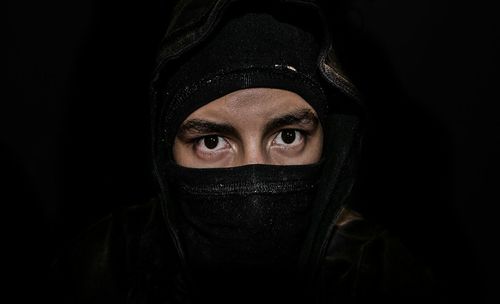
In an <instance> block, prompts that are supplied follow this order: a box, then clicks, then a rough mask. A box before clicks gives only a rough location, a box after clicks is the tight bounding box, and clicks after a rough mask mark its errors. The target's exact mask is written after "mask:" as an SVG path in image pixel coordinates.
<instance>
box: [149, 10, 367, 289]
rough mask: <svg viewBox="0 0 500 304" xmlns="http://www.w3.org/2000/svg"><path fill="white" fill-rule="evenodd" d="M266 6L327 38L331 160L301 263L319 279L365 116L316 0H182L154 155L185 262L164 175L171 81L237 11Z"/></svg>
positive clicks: (322, 65) (161, 79)
mask: <svg viewBox="0 0 500 304" xmlns="http://www.w3.org/2000/svg"><path fill="white" fill-rule="evenodd" d="M236 11H237V12H241V11H248V12H254V11H255V12H265V13H268V14H271V15H273V16H274V15H277V14H278V15H277V16H278V17H279V18H284V19H285V21H286V22H289V23H291V24H294V25H296V26H299V27H302V28H306V30H307V31H309V32H312V33H313V34H314V35H315V36H316V37H317V39H318V41H320V42H321V50H320V53H319V56H318V60H317V68H318V70H319V72H320V75H321V78H322V81H323V82H324V83H323V86H324V87H325V88H326V95H327V98H328V104H329V106H328V108H329V112H328V116H327V118H326V120H325V125H324V126H323V129H324V131H325V137H324V151H323V158H324V165H323V167H322V172H321V179H320V184H319V187H318V192H317V195H316V201H315V203H314V205H313V206H314V207H313V212H312V221H311V226H310V228H309V232H308V236H307V238H306V241H305V244H304V246H303V248H302V251H301V258H300V265H299V268H300V270H301V271H303V272H304V273H305V277H306V278H309V279H311V278H313V277H314V275H315V273H316V272H317V270H318V265H319V262H320V260H321V258H322V256H323V255H324V252H325V250H326V247H327V245H328V242H329V240H330V239H331V237H332V234H333V233H335V229H334V227H335V224H336V222H337V220H338V218H339V216H340V214H341V211H342V210H343V208H345V207H348V205H349V203H350V197H351V192H352V188H353V185H354V178H355V173H356V163H357V159H358V155H359V150H360V144H361V131H360V118H361V116H362V106H361V104H360V98H359V95H358V93H357V90H356V88H355V87H354V85H353V84H352V83H351V81H350V80H349V79H348V78H347V77H346V75H345V74H344V73H343V72H342V70H341V69H340V67H339V62H338V61H337V57H336V56H335V53H334V47H333V46H332V40H331V39H330V35H329V30H328V23H327V21H326V20H327V19H326V17H325V15H324V14H323V12H322V11H321V9H320V8H319V6H318V4H317V3H316V2H315V1H293V0H290V1H265V2H264V1H255V0H253V1H236V0H187V1H181V2H180V3H179V4H178V5H177V6H176V8H175V9H174V13H173V15H172V18H171V23H170V26H169V27H168V29H167V33H166V35H165V37H164V39H163V41H162V43H161V47H160V52H159V55H158V58H157V67H156V70H155V73H154V77H153V81H152V84H151V96H152V134H153V161H154V170H155V175H156V178H157V180H158V183H159V185H160V189H161V193H160V198H161V201H162V202H161V205H162V208H163V216H164V219H165V223H166V225H167V228H168V230H169V231H170V234H171V237H172V239H173V241H174V243H175V245H176V248H177V251H178V254H179V256H180V258H181V260H184V253H183V248H182V245H181V242H180V241H179V232H178V228H177V224H176V223H177V219H176V214H177V212H178V211H177V210H175V206H174V204H172V202H171V198H170V196H171V193H172V192H171V190H170V189H169V188H170V187H171V186H170V185H169V183H168V182H167V180H166V179H165V175H164V172H165V170H166V168H167V164H166V163H167V159H168V158H167V155H169V154H170V153H171V149H172V147H171V144H170V143H168V141H167V140H166V139H165V137H164V134H165V126H164V116H165V115H166V113H165V111H166V109H167V108H168V106H169V102H170V101H171V99H169V92H168V90H166V86H165V83H167V82H168V80H169V78H170V77H172V75H173V74H174V73H175V71H176V70H177V67H178V66H179V65H180V64H181V63H182V62H183V60H184V59H185V58H186V57H187V56H189V54H190V52H191V51H193V50H195V49H196V47H197V46H199V45H200V44H201V43H203V41H206V40H209V39H210V37H211V35H212V34H213V33H214V32H216V31H217V29H218V28H219V27H220V26H221V24H224V22H225V21H226V20H227V17H228V16H229V15H231V14H232V13H234V12H236Z"/></svg>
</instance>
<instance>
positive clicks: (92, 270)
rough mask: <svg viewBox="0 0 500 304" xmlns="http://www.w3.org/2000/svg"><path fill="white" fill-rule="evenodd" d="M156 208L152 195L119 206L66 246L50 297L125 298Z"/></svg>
mask: <svg viewBox="0 0 500 304" xmlns="http://www.w3.org/2000/svg"><path fill="white" fill-rule="evenodd" d="M157 209H158V202H157V201H156V200H155V199H153V200H151V201H150V202H148V203H146V204H141V205H135V206H130V207H126V208H121V209H119V210H116V211H114V212H112V213H111V214H110V215H108V216H106V217H105V218H103V219H101V220H100V221H98V222H97V223H95V224H93V225H92V226H91V227H89V228H88V229H87V230H86V231H85V233H83V234H82V235H80V236H78V237H77V238H75V239H74V240H73V241H72V242H70V243H69V244H68V245H67V246H65V248H64V250H62V252H61V253H60V254H59V255H58V257H57V258H56V260H55V262H54V264H53V267H52V269H51V273H50V280H51V281H52V282H51V285H52V286H54V288H53V290H52V291H51V292H50V297H53V298H54V299H56V300H60V301H61V302H68V303H105V302H106V303H116V302H122V301H123V300H124V299H123V297H124V296H125V294H126V292H127V290H128V289H129V288H130V281H131V280H133V276H134V274H135V273H136V272H137V267H138V265H139V264H140V255H141V242H142V239H143V238H144V235H147V234H148V229H150V228H151V226H152V225H153V224H152V222H154V221H157V219H156V218H157V216H158V215H157V213H159V211H158V210H157Z"/></svg>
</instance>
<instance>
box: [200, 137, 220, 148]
mask: <svg viewBox="0 0 500 304" xmlns="http://www.w3.org/2000/svg"><path fill="white" fill-rule="evenodd" d="M203 142H204V143H205V146H206V147H207V148H209V149H213V148H215V147H217V144H218V143H219V138H218V137H217V136H207V137H205V138H204V139H203Z"/></svg>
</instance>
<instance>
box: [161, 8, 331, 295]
mask: <svg viewBox="0 0 500 304" xmlns="http://www.w3.org/2000/svg"><path fill="white" fill-rule="evenodd" d="M318 52H319V47H318V45H317V43H316V41H315V39H314V38H313V37H312V35H310V34H309V33H307V32H305V31H303V30H301V29H300V28H298V27H296V26H293V25H290V24H286V23H282V22H279V21H277V20H276V19H275V18H273V17H272V16H270V15H268V14H255V13H252V14H246V15H242V16H239V17H236V18H234V19H231V20H229V21H228V22H226V23H225V24H223V26H222V27H221V28H220V29H219V30H218V31H217V32H216V33H215V34H214V36H213V37H212V38H210V39H209V41H207V42H206V43H205V44H204V45H202V46H201V47H199V48H198V49H195V50H194V51H193V52H192V53H191V54H190V56H188V57H189V60H188V61H185V62H183V63H182V64H181V65H180V66H179V68H178V69H177V71H176V72H175V73H174V74H173V76H172V77H171V78H170V79H169V81H168V83H167V84H166V87H167V88H168V90H167V91H168V92H169V94H168V95H167V97H166V98H167V99H169V100H168V101H167V102H165V104H168V106H167V107H166V108H165V109H164V110H163V117H164V126H165V127H164V134H163V138H164V140H163V142H164V143H165V146H164V147H165V150H164V152H165V153H164V167H163V170H164V175H165V179H166V180H167V181H168V183H169V188H170V189H171V190H170V191H171V192H170V196H171V198H172V202H173V206H174V207H173V209H175V210H173V212H175V214H177V220H176V221H177V223H175V225H176V226H177V229H178V231H179V235H180V240H181V244H182V247H183V250H184V256H185V259H186V261H187V265H188V268H189V270H190V274H191V276H192V278H194V281H195V283H197V289H198V296H200V297H207V296H210V295H208V294H210V293H214V294H212V295H211V296H214V297H217V298H220V296H222V294H221V293H218V290H220V288H223V289H224V293H223V294H224V295H225V296H226V297H229V298H226V299H225V300H228V301H231V299H230V297H231V296H230V295H228V293H227V291H228V290H232V291H233V292H234V293H240V294H246V296H244V298H246V299H247V300H249V299H252V296H251V295H256V294H268V296H269V292H270V291H272V292H273V294H275V295H277V294H280V296H279V298H280V299H281V300H283V298H282V297H281V296H282V295H283V293H282V291H284V290H289V291H290V288H292V287H291V285H290V284H293V279H292V278H293V275H294V271H295V266H296V263H297V259H298V255H299V252H300V248H301V244H302V242H303V239H304V237H305V235H306V232H307V229H308V226H309V215H310V214H309V213H310V210H311V208H312V203H313V201H314V196H315V191H316V189H315V188H316V185H317V182H318V177H319V175H320V168H321V166H320V164H312V165H300V166H274V165H247V166H242V167H234V168H221V169H194V168H186V167H181V166H179V165H177V164H175V163H174V161H173V158H172V155H171V153H172V145H173V141H174V138H175V132H176V131H177V129H178V128H179V126H180V124H181V123H182V121H183V120H184V119H185V118H186V117H187V116H188V115H189V114H191V113H192V112H193V111H195V110H196V109H198V108H200V107H202V106H203V105H205V104H207V103H209V102H210V101H212V100H214V99H216V98H218V97H221V96H224V95H226V94H228V93H230V92H233V91H236V90H239V89H245V88H252V87H268V88H280V89H285V90H289V91H293V92H295V93H297V94H299V95H300V96H301V97H303V98H304V99H305V100H306V101H307V102H308V103H309V104H310V105H311V106H312V107H313V108H314V110H315V111H316V112H317V114H318V117H319V119H320V121H323V119H324V117H325V115H326V112H327V108H326V97H325V94H324V92H323V89H322V87H321V84H320V83H321V82H320V80H319V79H320V77H319V75H318V71H317V63H316V61H317V58H318ZM171 211H172V210H171ZM278 282H279V283H278ZM200 290H202V291H200ZM292 290H293V288H292ZM230 294H231V293H230ZM288 294H290V293H288ZM241 299H242V298H239V299H238V302H241V301H242V300H241Z"/></svg>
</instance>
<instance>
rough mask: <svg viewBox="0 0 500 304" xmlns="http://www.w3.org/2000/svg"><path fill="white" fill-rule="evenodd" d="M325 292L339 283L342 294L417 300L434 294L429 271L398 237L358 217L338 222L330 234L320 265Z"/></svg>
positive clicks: (404, 300) (390, 301)
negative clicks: (331, 235)
mask: <svg viewBox="0 0 500 304" xmlns="http://www.w3.org/2000/svg"><path fill="white" fill-rule="evenodd" d="M322 280H323V284H325V287H326V289H327V290H326V291H325V292H326V293H328V289H329V288H330V286H333V285H336V286H342V289H343V291H344V292H345V297H346V298H348V299H356V302H361V303H364V302H365V301H364V300H370V299H371V300H374V299H377V300H383V301H385V302H386V303H393V302H394V303H396V302H400V301H403V302H404V303H414V302H417V303H420V301H422V300H423V299H431V297H432V295H433V294H434V293H435V290H434V283H433V277H432V275H431V272H430V270H429V269H428V268H427V267H426V266H425V265H424V264H423V263H422V262H421V261H420V260H418V259H417V258H416V257H415V256H414V255H413V254H412V253H411V252H410V250H409V249H408V248H407V247H406V246H404V244H403V243H402V242H401V240H400V239H399V238H397V237H395V236H394V235H392V234H391V233H390V232H389V231H388V230H387V229H385V228H384V227H382V226H380V225H377V224H374V223H373V222H370V221H368V220H366V219H364V218H363V217H361V216H353V217H352V218H350V219H349V220H346V221H344V222H341V223H340V225H338V226H337V230H336V232H335V233H334V236H333V237H332V239H331V241H330V243H329V246H328V250H327V253H326V255H325V259H324V263H323V267H322Z"/></svg>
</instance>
